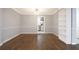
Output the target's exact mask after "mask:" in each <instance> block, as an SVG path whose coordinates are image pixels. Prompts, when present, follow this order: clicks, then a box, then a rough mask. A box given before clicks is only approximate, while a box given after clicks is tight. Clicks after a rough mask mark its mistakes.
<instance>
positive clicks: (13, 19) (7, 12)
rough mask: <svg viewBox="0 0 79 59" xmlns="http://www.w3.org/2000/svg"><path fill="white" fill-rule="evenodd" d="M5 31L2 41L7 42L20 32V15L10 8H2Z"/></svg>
mask: <svg viewBox="0 0 79 59" xmlns="http://www.w3.org/2000/svg"><path fill="white" fill-rule="evenodd" d="M2 14H3V15H2V16H3V19H2V20H3V22H2V25H3V30H2V31H3V32H2V40H1V42H2V43H3V42H5V41H7V40H9V39H11V38H13V37H15V36H17V35H19V34H20V15H19V14H18V13H16V12H15V11H14V10H12V9H10V8H3V9H2Z"/></svg>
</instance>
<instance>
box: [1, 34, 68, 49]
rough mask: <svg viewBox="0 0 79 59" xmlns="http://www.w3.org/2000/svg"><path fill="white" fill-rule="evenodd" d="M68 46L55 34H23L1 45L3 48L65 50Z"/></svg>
mask: <svg viewBox="0 0 79 59" xmlns="http://www.w3.org/2000/svg"><path fill="white" fill-rule="evenodd" d="M66 48H67V46H66V44H65V43H64V42H62V41H61V40H60V39H59V38H58V37H57V36H55V35H53V34H21V35H19V36H17V37H15V38H13V39H11V40H10V41H8V42H6V43H4V44H3V45H2V46H1V49H2V50H64V49H66Z"/></svg>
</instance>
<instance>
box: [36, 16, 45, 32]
mask: <svg viewBox="0 0 79 59" xmlns="http://www.w3.org/2000/svg"><path fill="white" fill-rule="evenodd" d="M37 33H45V17H44V16H37Z"/></svg>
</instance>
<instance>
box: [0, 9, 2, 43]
mask: <svg viewBox="0 0 79 59" xmlns="http://www.w3.org/2000/svg"><path fill="white" fill-rule="evenodd" d="M1 39H2V9H0V44H1Z"/></svg>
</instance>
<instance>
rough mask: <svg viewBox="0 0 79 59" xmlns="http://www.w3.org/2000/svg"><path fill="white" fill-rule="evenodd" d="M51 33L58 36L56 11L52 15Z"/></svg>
mask: <svg viewBox="0 0 79 59" xmlns="http://www.w3.org/2000/svg"><path fill="white" fill-rule="evenodd" d="M51 26H52V33H53V34H55V35H56V36H58V12H56V13H55V14H54V15H52V24H51Z"/></svg>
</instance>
